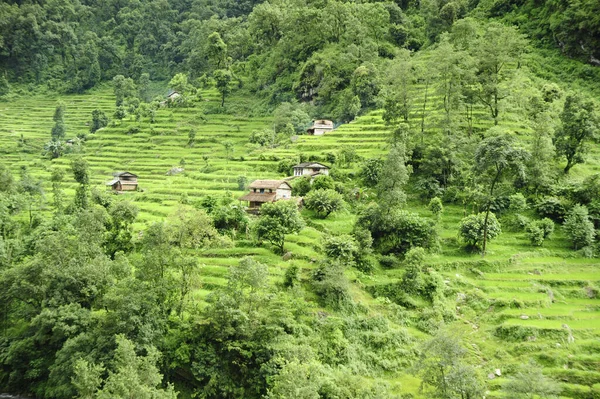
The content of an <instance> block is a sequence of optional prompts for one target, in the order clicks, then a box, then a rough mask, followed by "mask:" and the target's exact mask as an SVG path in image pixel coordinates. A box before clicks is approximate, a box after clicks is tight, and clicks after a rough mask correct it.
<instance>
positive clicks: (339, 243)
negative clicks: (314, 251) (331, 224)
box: [323, 234, 358, 264]
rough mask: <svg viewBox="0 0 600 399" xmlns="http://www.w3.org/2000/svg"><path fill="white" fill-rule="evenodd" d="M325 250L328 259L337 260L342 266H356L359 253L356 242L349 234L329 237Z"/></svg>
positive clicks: (324, 245) (326, 240)
mask: <svg viewBox="0 0 600 399" xmlns="http://www.w3.org/2000/svg"><path fill="white" fill-rule="evenodd" d="M323 249H324V250H325V254H326V255H327V257H328V258H331V259H333V260H337V261H339V262H341V263H342V264H354V260H355V257H356V255H357V252H358V247H357V245H356V241H354V238H353V237H352V236H349V235H347V234H344V235H340V236H335V237H327V238H326V239H325V243H324V244H323Z"/></svg>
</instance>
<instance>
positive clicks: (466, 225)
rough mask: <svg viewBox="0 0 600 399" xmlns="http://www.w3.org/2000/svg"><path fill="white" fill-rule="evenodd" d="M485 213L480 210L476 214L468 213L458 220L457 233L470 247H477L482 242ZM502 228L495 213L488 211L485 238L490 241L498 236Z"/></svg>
mask: <svg viewBox="0 0 600 399" xmlns="http://www.w3.org/2000/svg"><path fill="white" fill-rule="evenodd" d="M484 223H485V213H483V212H481V213H478V214H477V215H469V216H467V217H466V218H464V219H463V220H461V221H460V225H459V234H460V237H461V238H462V239H463V241H464V242H465V243H466V244H467V245H468V246H469V247H471V248H479V246H480V244H481V243H483V233H484V227H485V226H484ZM501 232H502V229H501V228H500V223H499V222H498V219H496V215H494V214H493V213H492V212H490V214H489V217H488V231H487V240H488V241H491V240H493V239H494V238H496V237H498V236H499V235H500V233H501Z"/></svg>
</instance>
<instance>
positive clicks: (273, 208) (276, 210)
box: [254, 201, 304, 254]
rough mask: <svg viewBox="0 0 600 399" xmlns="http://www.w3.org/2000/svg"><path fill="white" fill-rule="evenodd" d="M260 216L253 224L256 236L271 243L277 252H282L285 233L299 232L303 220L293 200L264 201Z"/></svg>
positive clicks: (302, 225)
mask: <svg viewBox="0 0 600 399" xmlns="http://www.w3.org/2000/svg"><path fill="white" fill-rule="evenodd" d="M260 213H261V216H260V218H259V219H258V221H257V222H256V224H255V225H254V231H255V233H256V237H257V238H258V239H259V240H261V241H262V240H266V241H269V242H270V243H271V244H273V245H274V246H275V247H276V248H277V251H278V252H279V253H282V254H283V252H284V248H283V246H284V244H285V235H286V234H294V233H298V232H300V230H302V228H303V227H304V221H303V220H302V217H301V216H300V212H298V206H297V205H296V203H295V202H294V201H277V202H274V203H266V204H264V205H263V206H261V208H260Z"/></svg>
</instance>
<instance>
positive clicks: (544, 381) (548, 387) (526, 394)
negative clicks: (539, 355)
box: [502, 363, 561, 399]
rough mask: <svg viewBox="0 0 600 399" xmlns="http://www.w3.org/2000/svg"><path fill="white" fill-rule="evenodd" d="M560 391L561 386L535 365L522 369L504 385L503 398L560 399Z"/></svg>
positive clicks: (531, 364)
mask: <svg viewBox="0 0 600 399" xmlns="http://www.w3.org/2000/svg"><path fill="white" fill-rule="evenodd" d="M560 391H561V388H560V385H559V384H558V383H557V382H555V381H553V380H552V379H551V378H549V377H546V376H545V375H544V374H543V373H542V369H541V367H539V366H538V365H537V364H535V363H530V364H528V365H526V366H524V367H522V368H521V370H520V371H519V372H517V374H516V375H514V376H511V377H509V378H508V380H507V381H506V382H505V383H504V384H502V393H503V397H504V398H507V399H508V398H511V399H513V398H514V399H533V398H536V397H539V398H548V399H552V398H558V396H559V394H560Z"/></svg>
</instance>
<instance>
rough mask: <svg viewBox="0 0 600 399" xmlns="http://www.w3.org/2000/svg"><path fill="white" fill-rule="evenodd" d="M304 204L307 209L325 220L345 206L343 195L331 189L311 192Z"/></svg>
mask: <svg viewBox="0 0 600 399" xmlns="http://www.w3.org/2000/svg"><path fill="white" fill-rule="evenodd" d="M304 203H305V205H306V208H307V209H310V210H312V211H314V212H315V213H316V214H317V216H318V217H320V218H322V219H325V218H326V217H327V216H329V214H331V213H332V212H336V211H338V210H340V209H341V208H342V206H343V205H344V200H343V198H342V195H341V194H340V193H338V192H336V191H334V190H330V189H326V190H325V189H317V190H312V191H310V192H309V193H308V194H307V195H306V198H305V199H304Z"/></svg>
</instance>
